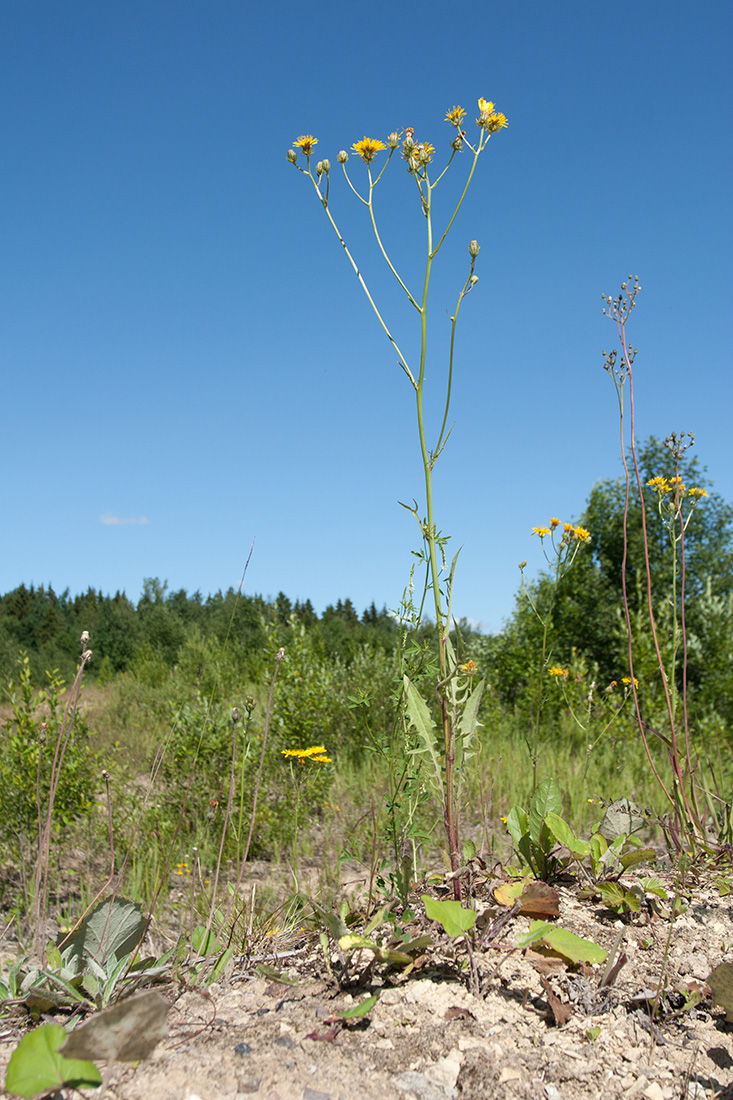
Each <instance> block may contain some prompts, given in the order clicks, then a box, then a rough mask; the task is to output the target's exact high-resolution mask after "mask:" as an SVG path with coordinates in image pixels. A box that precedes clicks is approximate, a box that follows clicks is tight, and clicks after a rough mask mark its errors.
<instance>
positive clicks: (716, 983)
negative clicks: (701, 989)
mask: <svg viewBox="0 0 733 1100" xmlns="http://www.w3.org/2000/svg"><path fill="white" fill-rule="evenodd" d="M707 983H708V985H709V986H710V988H711V989H712V991H713V1001H714V1002H715V1004H716V1005H720V1006H721V1007H722V1008H724V1009H725V1018H726V1020H727V1021H728V1023H733V963H726V962H723V963H720V964H719V965H718V966H716V967H715V970H713V971H712V973H711V974H709V975H708V978H707Z"/></svg>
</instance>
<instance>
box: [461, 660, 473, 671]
mask: <svg viewBox="0 0 733 1100" xmlns="http://www.w3.org/2000/svg"><path fill="white" fill-rule="evenodd" d="M458 667H459V669H460V670H461V672H475V671H476V663H475V662H474V661H466V663H465V665H459V666H458Z"/></svg>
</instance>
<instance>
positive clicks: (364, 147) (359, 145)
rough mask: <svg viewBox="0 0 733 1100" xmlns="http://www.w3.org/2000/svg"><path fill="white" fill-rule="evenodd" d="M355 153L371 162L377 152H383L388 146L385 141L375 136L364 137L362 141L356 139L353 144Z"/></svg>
mask: <svg viewBox="0 0 733 1100" xmlns="http://www.w3.org/2000/svg"><path fill="white" fill-rule="evenodd" d="M351 148H352V149H353V150H354V152H355V153H358V155H359V156H360V157H361V159H362V160H363V161H366V163H367V164H369V163H370V162H371V161H373V160H374V158H375V157H376V155H377V153H381V152H382V150H383V149H386V148H387V146H386V145H385V144H384V142H383V141H377V140H375V139H374V138H368V137H364V138H362V139H361V141H355V142H354V144H353V145H352V146H351Z"/></svg>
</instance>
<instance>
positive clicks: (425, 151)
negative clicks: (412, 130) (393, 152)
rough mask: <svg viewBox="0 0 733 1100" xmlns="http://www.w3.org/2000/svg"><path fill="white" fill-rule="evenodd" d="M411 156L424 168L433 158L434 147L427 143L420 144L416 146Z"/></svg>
mask: <svg viewBox="0 0 733 1100" xmlns="http://www.w3.org/2000/svg"><path fill="white" fill-rule="evenodd" d="M413 156H414V157H415V158H416V160H417V162H418V164H420V165H422V167H423V168H424V167H425V165H426V164H430V161H431V160H432V159H433V157H434V156H435V146H434V145H431V144H430V142H429V141H424V142H421V144H420V145H418V146H417V148H416V149H415V152H414V153H413Z"/></svg>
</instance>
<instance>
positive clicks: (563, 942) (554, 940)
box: [530, 925, 608, 963]
mask: <svg viewBox="0 0 733 1100" xmlns="http://www.w3.org/2000/svg"><path fill="white" fill-rule="evenodd" d="M530 927H531V925H530ZM542 938H543V940H544V942H545V943H546V944H547V945H548V947H551V948H552V949H553V951H557V952H558V954H559V955H564V956H565V958H566V959H570V961H571V962H574V963H579V962H587V963H602V962H604V960H605V959H606V956H607V955H608V952H607V951H604V949H603V948H602V947H599V946H598V944H597V943H593V942H592V941H591V940H583V939H581V938H580V936H576V935H574V933H573V932H568V930H567V929H566V928H553V927H552V926H550V930H549V932H546V933H545V935H544V936H543V937H542Z"/></svg>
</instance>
